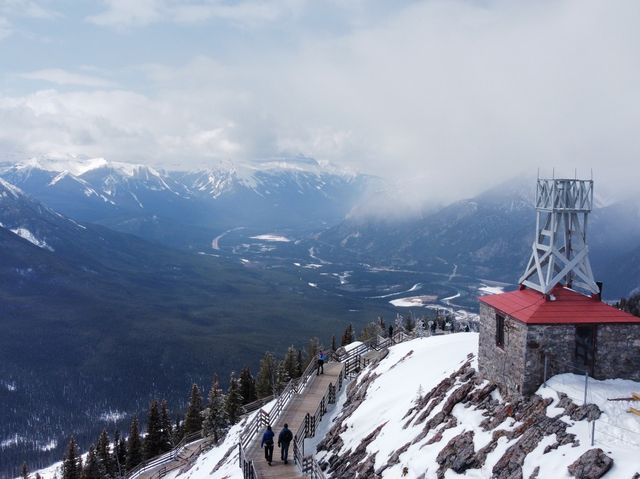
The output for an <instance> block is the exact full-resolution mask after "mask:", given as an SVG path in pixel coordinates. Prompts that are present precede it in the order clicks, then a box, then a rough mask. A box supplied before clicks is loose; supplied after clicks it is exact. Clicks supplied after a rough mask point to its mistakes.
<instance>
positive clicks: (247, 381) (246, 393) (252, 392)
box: [240, 367, 258, 405]
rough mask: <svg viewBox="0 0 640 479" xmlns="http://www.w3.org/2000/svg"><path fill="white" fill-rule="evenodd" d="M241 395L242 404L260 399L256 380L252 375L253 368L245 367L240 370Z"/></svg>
mask: <svg viewBox="0 0 640 479" xmlns="http://www.w3.org/2000/svg"><path fill="white" fill-rule="evenodd" d="M240 395H241V396H242V404H243V405H244V404H249V403H250V402H253V401H255V400H256V399H258V395H257V394H256V380H255V379H254V378H253V376H252V375H251V370H250V369H249V368H248V367H245V368H244V369H243V370H242V371H241V372H240Z"/></svg>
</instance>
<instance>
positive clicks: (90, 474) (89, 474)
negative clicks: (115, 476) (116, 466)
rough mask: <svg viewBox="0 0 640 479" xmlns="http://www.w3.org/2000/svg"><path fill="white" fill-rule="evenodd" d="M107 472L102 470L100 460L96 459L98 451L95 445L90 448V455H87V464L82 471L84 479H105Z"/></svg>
mask: <svg viewBox="0 0 640 479" xmlns="http://www.w3.org/2000/svg"><path fill="white" fill-rule="evenodd" d="M105 475H106V472H105V471H104V470H103V469H101V468H100V464H99V462H98V458H97V457H96V449H95V447H94V445H93V444H91V446H89V454H87V462H86V464H85V465H84V469H83V470H82V479H103V478H104V476H105Z"/></svg>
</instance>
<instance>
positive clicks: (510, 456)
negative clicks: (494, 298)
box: [317, 354, 613, 479]
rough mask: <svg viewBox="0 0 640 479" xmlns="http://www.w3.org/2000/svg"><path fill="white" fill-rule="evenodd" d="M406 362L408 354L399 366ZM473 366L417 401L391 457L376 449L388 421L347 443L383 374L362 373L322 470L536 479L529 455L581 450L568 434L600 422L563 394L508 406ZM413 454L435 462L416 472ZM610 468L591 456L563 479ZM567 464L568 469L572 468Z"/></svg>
mask: <svg viewBox="0 0 640 479" xmlns="http://www.w3.org/2000/svg"><path fill="white" fill-rule="evenodd" d="M407 356H410V354H408V355H405V356H403V357H402V358H401V359H400V360H399V361H398V363H401V362H402V361H404V360H405V359H406V357H407ZM474 363H475V362H474V358H473V355H469V356H468V357H467V359H466V360H465V361H464V363H463V364H462V365H461V366H460V367H459V368H458V369H457V370H455V372H453V373H452V374H450V375H449V376H446V377H444V378H443V379H442V380H441V381H440V382H439V383H437V384H436V385H435V386H434V387H433V388H431V389H430V390H429V391H428V392H426V393H423V394H419V395H418V396H417V397H416V398H415V399H414V400H413V402H412V405H411V407H410V408H409V409H408V410H406V411H405V413H404V416H403V417H402V421H401V426H400V427H401V429H402V430H403V431H404V433H403V434H402V436H400V435H399V434H396V435H394V436H396V437H395V438H394V437H390V438H389V439H390V440H392V441H398V440H400V437H401V441H402V442H401V443H397V446H398V447H397V449H394V450H392V451H391V452H390V453H389V454H387V453H386V452H383V451H381V450H380V449H379V448H377V447H376V445H375V444H374V441H375V440H376V439H377V438H378V437H381V435H384V434H385V433H386V426H387V423H388V420H384V415H381V416H380V417H381V421H382V422H379V423H375V421H373V420H372V422H371V425H372V426H373V425H374V424H375V426H373V427H372V428H371V430H370V432H369V434H368V435H366V436H365V437H362V438H361V440H360V442H359V443H357V442H354V441H353V440H345V437H346V436H350V428H353V424H352V423H353V420H352V419H353V418H352V416H353V415H354V412H355V411H357V410H358V408H360V407H361V406H362V405H363V403H365V402H366V400H367V395H368V391H369V390H370V389H371V388H372V387H374V383H375V381H376V379H377V378H378V376H379V374H380V373H378V372H376V371H377V369H376V368H375V367H372V368H371V369H369V370H365V372H364V373H363V376H362V377H361V378H359V379H357V380H356V381H354V382H353V383H351V384H350V386H349V388H348V390H347V399H346V401H345V403H344V407H343V409H342V411H341V412H340V414H339V415H338V416H337V417H336V419H335V421H334V424H333V426H332V428H331V430H330V432H329V433H328V434H327V436H326V437H325V439H324V440H323V441H321V442H320V443H319V444H318V446H317V449H318V452H319V454H318V457H319V458H320V459H321V461H320V464H321V467H323V468H324V469H325V472H326V473H327V474H328V477H331V478H332V479H352V478H365V477H366V478H382V477H383V476H384V477H387V476H388V477H396V475H393V476H392V475H391V474H389V475H387V474H385V471H387V470H388V469H389V468H392V467H399V471H400V476H408V477H417V478H427V477H437V478H439V479H440V478H444V477H445V474H446V473H447V471H449V470H451V471H453V472H455V473H458V474H463V473H464V472H465V471H467V470H471V469H475V470H477V472H476V474H477V475H475V476H474V477H492V478H496V479H516V478H523V477H527V478H537V477H538V474H539V467H534V468H531V467H529V468H528V472H527V475H526V476H525V475H524V471H523V465H524V463H525V461H526V460H527V458H528V456H529V455H530V454H532V453H534V451H535V455H536V457H544V456H545V455H547V454H549V453H551V452H552V451H556V450H558V448H567V447H569V448H577V447H579V446H580V441H579V440H578V439H577V438H576V436H575V435H574V434H572V433H571V432H569V431H568V429H569V428H570V427H571V426H573V425H574V424H575V421H582V420H593V419H597V418H598V417H599V416H600V410H599V409H598V407H597V406H596V405H593V404H589V405H586V406H578V405H576V404H575V403H574V402H572V401H571V399H570V398H568V397H567V396H565V395H562V394H559V396H558V399H557V400H554V399H551V398H543V397H541V396H538V395H533V396H531V397H529V398H527V399H523V400H519V401H516V402H504V401H503V400H502V399H501V397H500V395H499V394H498V392H497V390H496V385H495V384H492V383H489V382H487V381H482V380H480V379H479V377H478V374H477V371H476V369H475V367H474ZM395 366H396V364H394V365H392V366H391V368H393V367H395ZM391 368H390V369H391ZM378 369H379V368H378ZM376 394H378V393H376ZM552 403H553V404H552ZM397 426H398V425H396V430H397V429H398V428H397ZM454 429H455V431H453V430H454ZM387 435H388V433H387ZM478 436H481V437H478ZM347 442H349V444H350V445H347ZM411 448H418V450H419V451H420V453H424V452H427V451H429V450H431V451H429V452H430V453H431V455H432V456H433V455H435V460H434V461H432V463H431V464H430V465H427V466H426V467H423V470H419V466H417V465H415V464H411V463H410V462H408V460H409V455H408V454H407V451H408V450H409V449H411ZM563 451H564V449H563ZM563 455H564V453H563ZM413 457H415V455H414V456H413ZM536 460H538V459H536ZM612 462H613V461H612V459H611V458H609V457H608V456H607V455H606V454H605V453H604V452H603V451H602V450H599V449H592V450H589V451H588V452H586V453H584V454H582V455H581V456H580V457H579V459H578V460H576V461H575V463H574V464H571V462H570V461H569V462H567V463H566V464H565V465H564V470H563V471H562V474H559V475H558V477H562V476H566V475H567V474H570V475H572V476H575V477H581V478H598V477H601V476H602V475H603V474H605V473H606V472H607V471H608V470H609V468H610V467H611V465H612ZM567 464H571V466H570V467H568V468H567Z"/></svg>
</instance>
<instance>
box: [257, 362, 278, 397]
mask: <svg viewBox="0 0 640 479" xmlns="http://www.w3.org/2000/svg"><path fill="white" fill-rule="evenodd" d="M276 366H277V365H276V361H275V359H274V357H273V354H271V353H270V352H268V351H267V352H266V353H265V354H264V357H263V358H262V360H261V361H260V370H259V371H258V377H257V379H256V393H257V394H258V397H260V398H263V397H267V396H270V395H271V394H273V387H274V385H275V379H276V373H277V371H276Z"/></svg>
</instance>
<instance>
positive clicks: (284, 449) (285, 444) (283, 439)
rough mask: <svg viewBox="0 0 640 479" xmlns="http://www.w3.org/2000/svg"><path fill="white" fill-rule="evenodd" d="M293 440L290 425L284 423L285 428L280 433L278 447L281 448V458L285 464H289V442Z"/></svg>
mask: <svg viewBox="0 0 640 479" xmlns="http://www.w3.org/2000/svg"><path fill="white" fill-rule="evenodd" d="M292 440H293V433H292V432H291V431H290V430H289V425H288V424H287V423H285V424H284V428H282V431H280V434H278V447H279V448H280V459H282V460H283V461H284V463H285V464H289V462H288V461H287V457H288V456H289V443H290V442H291V441H292Z"/></svg>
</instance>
